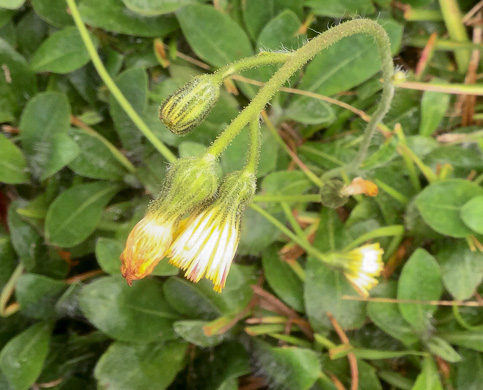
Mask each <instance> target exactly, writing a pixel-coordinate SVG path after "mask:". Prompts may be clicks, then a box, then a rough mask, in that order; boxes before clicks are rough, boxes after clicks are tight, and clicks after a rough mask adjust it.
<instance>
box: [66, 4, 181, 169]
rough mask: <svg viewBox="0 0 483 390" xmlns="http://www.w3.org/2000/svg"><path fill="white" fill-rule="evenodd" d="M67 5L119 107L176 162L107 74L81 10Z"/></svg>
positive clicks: (173, 156) (72, 5) (174, 157)
mask: <svg viewBox="0 0 483 390" xmlns="http://www.w3.org/2000/svg"><path fill="white" fill-rule="evenodd" d="M66 1H67V5H68V6H69V9H70V12H71V14H72V18H73V19H74V22H75V24H76V26H77V30H79V34H80V36H81V38H82V41H83V42H84V45H85V46H86V49H87V51H88V53H89V56H90V57H91V60H92V63H93V64H94V67H95V68H96V70H97V73H98V74H99V76H100V77H101V79H102V81H103V82H104V84H106V86H107V88H109V91H110V92H111V93H112V96H114V98H115V99H116V100H117V102H118V103H119V105H120V106H121V107H122V109H123V110H124V112H125V113H126V114H127V115H128V116H129V118H131V120H132V121H133V122H134V124H135V125H136V126H137V128H138V129H139V130H140V131H141V133H143V134H144V135H145V137H146V138H147V139H148V140H149V142H151V144H152V145H153V146H154V147H155V148H156V149H157V150H158V151H159V153H161V154H162V155H163V157H164V158H165V159H166V160H168V161H169V162H171V163H172V162H174V161H175V160H176V156H175V155H174V154H173V153H172V152H171V150H169V149H168V148H167V147H166V145H164V144H163V143H162V142H161V141H160V140H159V139H158V138H157V137H156V136H155V135H154V133H153V132H152V131H151V129H150V128H149V127H148V126H147V125H146V123H144V121H143V120H142V119H141V117H140V116H139V114H138V113H137V112H136V111H135V110H134V108H133V106H132V105H131V103H129V101H128V100H127V99H126V97H125V96H124V95H123V94H122V92H121V90H120V89H119V88H118V86H117V85H116V83H115V82H114V80H113V79H112V78H111V76H110V75H109V73H108V72H107V70H106V68H105V66H104V64H103V63H102V61H101V59H100V57H99V54H97V50H96V48H95V46H94V44H93V43H92V40H91V38H90V37H89V33H88V31H87V28H86V26H85V25H84V22H83V21H82V18H81V16H80V13H79V9H78V8H77V5H76V3H75V1H74V0H66Z"/></svg>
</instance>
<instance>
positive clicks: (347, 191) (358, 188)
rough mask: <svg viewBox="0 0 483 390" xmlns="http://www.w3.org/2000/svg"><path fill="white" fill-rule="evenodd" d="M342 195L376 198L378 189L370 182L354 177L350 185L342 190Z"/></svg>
mask: <svg viewBox="0 0 483 390" xmlns="http://www.w3.org/2000/svg"><path fill="white" fill-rule="evenodd" d="M343 193H344V195H347V196H350V195H359V194H364V195H367V196H377V194H378V193H379V188H377V185H376V184H375V183H373V182H372V181H370V180H364V179H363V178H362V177H356V178H354V179H353V180H352V182H351V184H349V185H348V186H347V187H345V188H344V190H343Z"/></svg>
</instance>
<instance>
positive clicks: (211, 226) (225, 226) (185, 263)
mask: <svg viewBox="0 0 483 390" xmlns="http://www.w3.org/2000/svg"><path fill="white" fill-rule="evenodd" d="M224 214H225V213H224V210H223V209H221V208H217V207H211V208H209V209H207V210H204V211H202V212H201V213H200V214H198V215H197V216H195V217H193V218H191V219H190V220H188V221H187V224H186V227H185V229H184V230H183V231H182V232H181V234H180V235H179V236H178V238H177V239H176V240H175V242H174V243H173V245H172V246H171V248H170V249H169V252H168V256H169V258H170V263H171V264H174V265H175V266H177V267H179V268H181V269H182V270H184V271H186V272H185V277H186V278H188V279H189V280H191V281H193V282H195V283H196V282H199V281H200V279H201V278H202V277H203V276H205V277H206V278H207V279H210V280H211V281H213V283H214V289H215V291H217V292H221V290H222V289H223V287H225V283H226V277H227V275H228V271H229V270H230V266H231V263H232V260H233V258H234V257H235V252H236V249H237V246H238V241H239V225H240V221H239V218H238V217H237V215H236V214H235V215H224Z"/></svg>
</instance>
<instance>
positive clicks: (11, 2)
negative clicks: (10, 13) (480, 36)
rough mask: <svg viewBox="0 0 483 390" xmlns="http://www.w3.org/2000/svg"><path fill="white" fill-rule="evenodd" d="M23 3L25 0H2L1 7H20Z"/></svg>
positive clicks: (0, 0) (0, 1)
mask: <svg viewBox="0 0 483 390" xmlns="http://www.w3.org/2000/svg"><path fill="white" fill-rule="evenodd" d="M23 3H25V0H0V8H6V9H18V8H20V7H21V6H22V5H23Z"/></svg>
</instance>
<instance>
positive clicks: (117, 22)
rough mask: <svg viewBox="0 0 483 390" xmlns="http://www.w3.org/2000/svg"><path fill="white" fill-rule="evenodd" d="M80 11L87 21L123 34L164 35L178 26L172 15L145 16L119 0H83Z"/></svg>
mask: <svg viewBox="0 0 483 390" xmlns="http://www.w3.org/2000/svg"><path fill="white" fill-rule="evenodd" d="M79 11H80V13H81V16H82V20H84V22H85V23H87V24H89V25H91V26H94V27H99V28H103V29H105V30H107V31H112V32H116V33H121V34H131V35H138V36H141V37H164V36H165V35H167V34H169V33H170V32H172V31H174V30H175V29H176V27H177V23H176V19H175V18H173V17H172V16H164V15H161V16H155V17H143V16H140V15H139V14H136V13H134V12H132V11H129V10H128V9H127V8H126V7H125V6H124V4H123V3H122V2H121V1H119V0H102V1H98V0H82V2H81V3H80V4H79Z"/></svg>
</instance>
